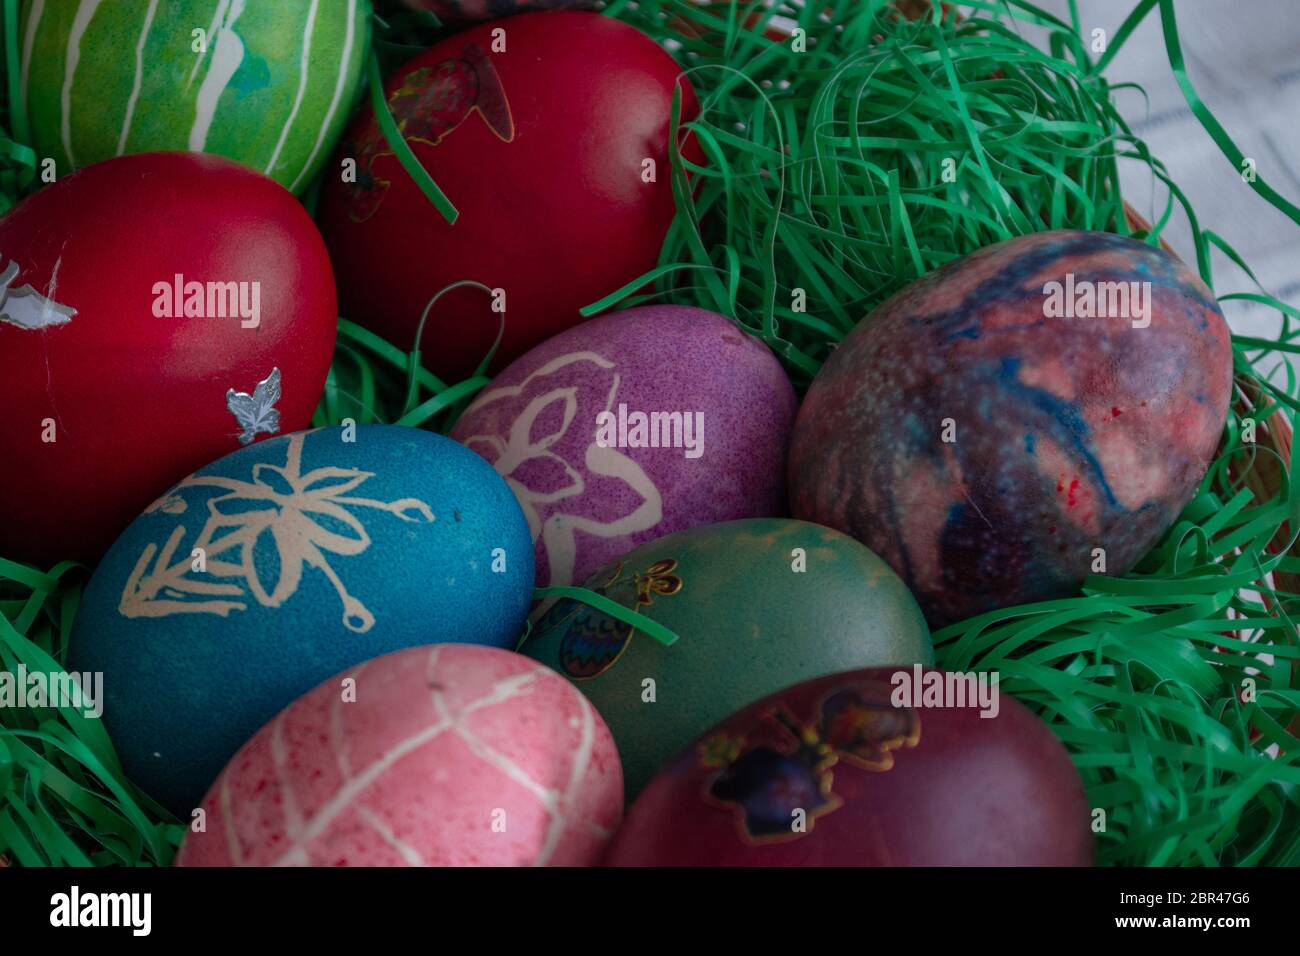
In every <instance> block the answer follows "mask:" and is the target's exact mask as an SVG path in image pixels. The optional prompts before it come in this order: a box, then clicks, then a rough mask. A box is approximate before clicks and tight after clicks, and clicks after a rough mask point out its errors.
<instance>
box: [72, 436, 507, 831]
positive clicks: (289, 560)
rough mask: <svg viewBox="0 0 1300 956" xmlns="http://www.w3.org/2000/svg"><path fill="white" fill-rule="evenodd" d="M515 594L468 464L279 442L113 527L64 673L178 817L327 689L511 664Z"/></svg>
mask: <svg viewBox="0 0 1300 956" xmlns="http://www.w3.org/2000/svg"><path fill="white" fill-rule="evenodd" d="M532 582H533V550H532V542H531V541H530V540H529V538H528V525H527V523H526V522H525V521H524V518H523V515H522V514H521V513H520V511H519V505H518V504H516V503H515V499H514V496H513V495H512V494H511V493H510V489H509V488H507V487H506V484H505V482H504V481H502V480H501V478H500V477H499V476H498V475H497V474H496V472H494V471H493V470H492V469H491V468H490V467H489V466H488V465H487V464H486V463H485V462H484V461H483V460H482V459H481V458H479V457H478V456H477V455H475V454H474V453H473V452H471V451H469V450H468V449H466V448H464V447H463V446H461V445H458V444H456V443H455V442H453V441H451V440H450V439H448V438H444V437H442V436H440V435H434V434H432V433H430V432H425V431H421V430H418V429H414V428H403V427H398V426H393V425H370V426H360V427H355V430H354V429H352V428H330V429H319V430H315V431H308V432H297V433H295V434H293V435H286V436H282V437H279V438H275V439H272V440H269V441H263V442H259V443H258V444H256V445H252V446H250V447H248V448H245V449H242V450H240V451H237V452H235V453H234V454H232V455H228V456H226V457H225V458H222V459H220V460H219V461H216V462H213V463H212V464H211V465H208V466H207V467H205V468H201V469H200V470H199V471H197V472H195V473H194V474H193V475H191V476H190V477H188V478H186V479H184V480H183V481H181V482H180V483H179V484H177V485H176V486H175V487H173V488H172V489H171V490H170V491H168V492H167V493H166V494H165V495H163V497H161V498H160V499H158V500H157V501H156V502H154V503H153V504H152V505H151V506H150V507H149V508H148V509H147V510H146V511H145V513H144V514H143V515H141V516H140V517H139V518H138V519H137V520H136V521H135V522H133V523H132V524H131V526H130V527H129V528H127V530H126V531H125V532H124V533H123V534H122V536H121V537H120V538H119V539H118V540H117V542H116V543H115V544H114V545H113V547H112V548H111V549H110V550H109V552H108V554H107V555H105V557H104V559H103V561H101V562H100V564H99V567H98V568H97V569H96V571H95V574H94V576H93V577H92V578H91V581H90V584H89V585H88V587H87V588H86V592H85V595H84V597H83V600H82V604H81V609H80V611H79V612H78V614H77V618H76V622H75V624H74V627H73V632H72V639H71V651H70V661H71V663H70V667H71V669H73V670H78V671H91V672H102V673H103V675H104V721H105V724H106V726H107V728H108V730H109V732H110V734H111V735H112V738H113V743H114V745H115V746H116V748H117V751H118V753H119V754H120V755H121V758H122V763H123V766H124V767H125V768H126V771H127V773H128V775H129V776H130V777H131V778H132V779H133V780H134V781H135V782H136V783H138V784H139V785H140V786H141V787H143V788H144V789H145V791H146V792H148V793H150V794H151V795H152V796H154V797H155V798H157V799H158V800H160V801H162V802H163V803H165V804H166V805H167V806H168V807H170V808H172V809H173V810H177V811H178V812H180V811H182V810H184V811H188V809H189V808H190V807H192V806H193V805H194V801H196V800H198V799H199V797H201V796H202V794H203V792H204V790H205V789H206V788H207V786H208V785H209V784H210V783H211V782H212V780H213V779H214V778H215V777H216V775H217V772H218V771H220V770H221V767H222V765H223V764H225V762H226V761H227V760H228V759H230V757H231V755H232V754H234V752H235V750H236V749H238V747H239V745H240V744H242V743H243V742H244V741H245V740H246V739H248V737H249V736H250V735H251V734H252V733H253V732H254V731H255V730H257V728H258V727H259V726H261V725H262V724H263V723H265V722H266V721H267V720H269V719H270V718H271V717H272V716H274V715H275V713H276V712H277V711H279V710H280V709H281V708H283V707H285V706H287V705H288V704H289V703H290V702H291V701H293V700H294V698H296V697H298V696H299V695H301V694H303V693H305V692H306V691H308V690H310V689H311V688H312V687H314V686H315V685H316V684H318V683H320V681H322V680H324V679H325V678H326V677H328V676H329V675H331V674H335V673H338V672H339V671H340V670H343V669H344V668H346V667H350V666H352V665H353V664H356V663H358V662H360V661H363V660H365V659H367V658H370V657H374V656H375V655H377V654H383V653H386V652H388V651H393V650H397V649H399V648H403V647H414V646H419V645H424V644H439V643H446V642H453V641H454V642H458V643H465V644H489V645H495V646H498V647H508V646H513V644H514V643H515V641H516V640H517V638H518V636H519V634H520V632H521V631H522V629H523V622H524V617H525V615H526V613H527V610H528V607H529V604H530V602H531V598H532Z"/></svg>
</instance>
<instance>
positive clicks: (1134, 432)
mask: <svg viewBox="0 0 1300 956" xmlns="http://www.w3.org/2000/svg"><path fill="white" fill-rule="evenodd" d="M1231 387H1232V347H1231V342H1230V335H1229V332H1228V327H1227V324H1226V323H1225V322H1224V319H1223V315H1222V313H1221V312H1220V311H1219V308H1218V305H1217V304H1216V302H1215V300H1214V297H1213V295H1212V293H1211V292H1210V290H1209V289H1207V288H1206V286H1205V285H1204V284H1203V283H1202V282H1201V281H1200V279H1198V278H1197V277H1196V276H1195V275H1194V274H1193V273H1192V272H1191V271H1190V270H1189V269H1188V268H1187V267H1186V266H1185V265H1184V264H1183V263H1182V262H1180V261H1179V260H1178V259H1177V258H1175V257H1174V256H1172V255H1170V254H1169V253H1166V252H1164V251H1163V250H1161V249H1159V248H1156V247H1154V246H1151V245H1148V244H1145V243H1142V242H1138V241H1136V240H1133V239H1129V238H1126V237H1123V236H1117V235H1112V234H1109V233H1097V232H1065V231H1061V232H1047V233H1039V234H1036V235H1031V236H1023V237H1020V238H1017V239H1012V240H1010V241H1008V242H1003V243H999V244H997V245H994V246H990V247H988V248H986V249H982V250H980V251H979V252H976V253H974V254H972V255H970V256H967V257H966V258H964V259H961V260H959V261H957V262H954V263H951V264H949V265H947V266H945V267H943V268H941V269H938V270H936V271H935V272H932V273H930V274H929V275H927V276H924V277H923V278H921V279H920V280H918V281H917V282H915V283H913V284H912V285H911V286H909V287H907V288H906V289H904V290H902V291H901V292H899V293H898V294H897V295H895V296H894V297H893V298H891V299H890V300H889V301H887V302H885V303H884V304H883V305H881V306H880V307H879V308H878V309H876V310H875V311H874V312H873V313H872V314H871V315H870V316H868V318H867V319H866V320H865V321H864V322H862V323H861V324H860V325H859V326H858V327H857V328H856V329H854V330H853V332H852V333H850V334H849V336H848V337H847V338H846V339H845V340H844V342H842V343H841V344H840V346H839V347H838V348H837V349H836V350H835V352H834V353H833V354H832V355H831V357H830V358H829V360H828V361H827V362H826V364H825V366H824V367H823V368H822V370H821V372H820V373H819V374H818V376H817V378H816V379H815V380H814V382H813V384H812V386H811V388H810V389H809V391H808V395H807V398H806V399H805V401H804V403H803V406H802V408H801V409H800V412H799V416H798V419H797V422H796V424H795V431H794V436H793V441H792V444H791V452H790V464H789V478H790V493H791V506H792V508H793V511H794V513H795V515H796V516H797V517H800V518H804V519H807V520H811V521H816V522H820V523H822V524H826V525H829V526H831V527H833V528H837V529H839V530H841V531H844V532H847V533H849V534H851V535H853V536H854V537H856V538H858V540H860V541H862V542H863V543H864V544H866V545H867V546H868V547H869V548H871V549H872V550H873V551H875V552H876V553H877V554H879V555H880V556H881V557H882V558H884V559H885V560H886V561H888V562H889V564H890V565H891V566H892V567H893V568H894V569H895V570H896V571H897V572H898V573H899V574H900V575H901V576H902V577H903V578H904V580H906V581H907V583H908V584H909V586H910V587H911V588H912V591H913V593H914V594H915V595H916V597H917V599H918V601H919V602H920V604H921V607H922V608H923V609H924V610H925V612H926V617H927V618H928V619H929V621H930V623H931V625H932V626H940V625H943V624H946V623H950V622H952V621H956V620H960V619H963V618H966V617H969V616H971V615H974V614H978V613H981V612H983V611H988V610H992V609H995V608H1001V607H1007V606H1011V605H1015V604H1020V603H1025V602H1030V601H1038V600H1046V599H1051V598H1056V597H1062V596H1067V595H1070V594H1072V593H1075V592H1077V591H1078V589H1079V586H1080V584H1081V583H1082V582H1083V579H1084V578H1085V577H1086V576H1087V575H1088V574H1089V573H1090V572H1091V571H1092V570H1093V568H1094V564H1095V562H1096V561H1097V559H1098V557H1099V554H1098V553H1097V552H1095V550H1094V549H1097V548H1100V549H1103V552H1104V554H1103V555H1100V556H1102V557H1104V561H1105V572H1106V573H1109V574H1121V573H1124V572H1126V571H1128V570H1129V569H1130V568H1132V567H1133V565H1134V564H1136V563H1137V562H1138V561H1139V560H1140V559H1141V558H1142V556H1143V555H1144V554H1145V553H1146V552H1147V551H1148V550H1149V549H1150V548H1151V547H1152V546H1153V545H1154V544H1155V542H1156V541H1157V540H1158V539H1159V538H1160V536H1161V535H1162V534H1163V533H1164V532H1165V531H1166V530H1167V529H1168V528H1169V527H1170V525H1171V524H1172V523H1173V521H1174V520H1175V519H1176V517H1177V515H1178V513H1179V511H1180V510H1181V509H1182V508H1183V506H1184V505H1185V504H1186V503H1187V502H1188V500H1189V499H1190V498H1191V496H1192V495H1193V493H1194V492H1195V489H1196V486H1197V484H1198V483H1199V482H1200V480H1201V479H1202V477H1203V476H1204V474H1205V472H1206V469H1207V467H1208V464H1209V462H1210V460H1211V459H1212V457H1213V455H1214V452H1215V448H1216V446H1217V443H1218V440H1219V436H1220V434H1221V432H1222V430H1223V424H1224V419H1225V417H1226V415H1227V410H1228V401H1229V396H1230V392H1231Z"/></svg>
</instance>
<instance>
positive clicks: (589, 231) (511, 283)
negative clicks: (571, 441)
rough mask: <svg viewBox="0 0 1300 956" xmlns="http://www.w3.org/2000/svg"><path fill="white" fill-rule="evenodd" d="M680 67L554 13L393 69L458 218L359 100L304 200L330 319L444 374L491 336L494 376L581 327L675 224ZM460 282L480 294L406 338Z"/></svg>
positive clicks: (416, 135) (604, 25) (487, 28)
mask: <svg viewBox="0 0 1300 956" xmlns="http://www.w3.org/2000/svg"><path fill="white" fill-rule="evenodd" d="M681 72H682V71H681V67H680V66H679V65H678V64H677V63H676V62H675V61H674V60H673V58H672V57H671V56H669V54H668V53H666V52H665V51H664V50H663V49H661V48H660V47H659V46H658V45H657V44H656V43H655V42H654V41H653V40H651V39H650V38H649V37H647V36H645V35H644V34H642V33H640V32H639V31H637V30H636V29H634V28H632V27H630V26H628V25H626V24H624V23H620V22H618V21H617V20H614V19H612V18H610V17H605V16H600V15H598V14H594V13H581V12H558V11H552V12H544V13H525V14H522V15H520V16H516V17H508V18H506V19H503V20H498V21H493V22H490V23H485V24H481V25H478V26H475V27H472V28H470V29H468V30H466V31H464V32H462V33H458V34H456V35H454V36H451V37H449V38H447V39H445V40H443V41H441V42H439V43H437V44H436V45H434V46H433V47H432V48H430V49H429V50H427V51H425V52H424V53H422V54H420V55H419V56H417V57H416V58H415V59H413V60H411V61H410V62H409V63H407V64H405V65H404V66H402V67H400V68H399V69H398V70H396V71H395V72H394V73H393V74H391V75H390V76H389V77H388V79H387V81H386V82H385V85H384V95H385V96H386V97H387V104H388V109H389V111H390V112H391V113H392V114H393V116H394V119H395V121H396V124H397V126H398V128H399V129H400V130H401V133H402V137H403V139H404V140H405V141H406V143H407V145H409V146H410V147H411V150H412V151H413V153H414V154H415V157H416V158H417V159H418V160H419V162H420V164H421V165H422V166H423V167H424V168H425V169H426V170H427V171H428V173H429V175H430V176H431V177H432V178H433V180H434V181H435V182H436V183H437V185H438V187H439V188H440V189H441V191H442V192H443V193H445V195H446V196H447V198H448V200H449V201H450V202H451V204H452V205H453V206H454V207H455V208H456V210H457V212H458V214H459V215H458V218H457V219H456V221H455V223H454V224H453V223H449V222H448V221H447V220H446V219H444V218H443V216H442V214H441V213H440V212H439V211H438V209H437V208H435V206H434V205H433V204H432V203H431V202H430V201H429V199H428V198H426V196H425V194H424V193H423V192H422V191H421V189H420V187H419V186H418V185H417V184H416V182H415V180H413V179H412V178H411V176H410V175H409V174H408V173H407V172H406V171H405V170H404V169H403V167H402V165H401V163H400V162H399V160H398V158H397V157H396V156H395V155H394V154H393V150H392V147H391V145H390V144H389V142H388V140H387V139H386V138H385V136H384V134H383V132H382V131H381V129H380V127H379V125H378V123H377V122H376V120H375V117H374V112H373V110H372V109H371V107H370V105H369V104H366V105H364V106H363V107H362V109H361V111H360V113H359V115H358V116H357V118H356V119H355V120H354V122H353V123H352V125H351V127H349V129H348V131H347V133H346V134H345V136H344V139H343V142H342V144H341V145H340V147H339V152H338V155H337V157H336V160H335V164H334V169H335V170H338V171H339V172H337V173H335V174H333V175H331V176H330V177H329V179H328V180H327V183H326V186H325V188H324V191H323V192H322V195H321V204H320V223H321V231H322V233H323V234H324V235H325V240H326V242H327V243H328V244H329V249H330V254H331V255H332V256H333V258H334V261H335V262H336V263H338V264H339V270H338V272H339V275H338V281H339V299H340V305H341V309H342V314H343V315H344V316H346V317H347V318H349V319H351V320H353V321H356V322H359V323H360V324H362V325H364V326H366V327H368V328H370V329H372V330H374V331H375V332H378V333H379V334H380V335H382V336H383V337H384V338H386V339H387V340H388V341H390V342H392V343H394V344H395V345H398V346H400V347H401V348H403V349H410V348H412V347H413V346H415V344H416V339H417V335H418V336H420V346H421V349H422V352H423V358H424V361H425V363H426V364H427V365H428V366H429V368H431V369H432V370H433V371H434V372H436V373H438V374H439V375H442V376H444V377H448V378H450V379H453V380H454V379H458V378H463V377H465V376H467V375H468V374H470V373H471V372H472V371H473V370H474V369H475V368H476V367H477V366H478V364H479V363H480V361H482V360H483V359H484V358H485V357H486V356H487V355H488V353H489V351H490V350H491V349H492V347H493V343H494V342H495V341H496V338H497V335H498V332H500V333H501V341H500V344H499V347H498V348H497V351H496V354H495V359H494V361H495V366H494V367H495V368H497V369H499V368H502V367H504V366H505V365H506V364H507V363H508V362H510V361H511V360H513V359H514V358H517V357H518V356H519V355H521V354H523V353H524V352H525V351H527V350H528V349H530V348H532V347H533V346H534V345H537V344H538V343H539V342H541V341H543V340H544V339H547V338H549V337H550V336H552V335H555V334H556V333H558V332H562V331H563V330H564V329H566V328H569V327H570V326H572V325H576V324H577V323H579V322H581V321H582V316H581V315H580V313H579V310H580V309H581V308H582V307H584V306H586V305H590V304H592V303H593V302H596V301H597V300H599V299H601V298H603V297H604V296H606V295H608V294H609V293H611V292H614V291H615V290H617V289H619V288H620V287H622V286H624V285H626V284H627V283H629V282H633V281H634V280H636V279H637V278H638V277H639V276H641V275H643V274H645V273H646V272H648V271H649V270H651V269H653V268H654V267H655V266H656V265H657V264H658V257H659V250H660V247H661V246H662V245H663V241H664V236H665V235H666V234H667V230H668V226H669V224H670V223H671V221H672V219H673V216H674V214H675V212H676V205H675V203H674V201H673V190H672V177H671V163H670V160H669V152H670V148H669V138H670V136H669V124H670V121H671V116H672V102H673V96H674V92H675V91H680V94H681V104H682V105H681V111H682V113H681V115H682V118H683V121H685V120H689V119H691V118H692V117H693V116H694V114H695V112H696V101H695V97H694V94H693V93H692V92H691V88H690V85H689V83H688V82H687V81H686V80H685V79H683V78H680V74H681ZM683 142H684V143H685V144H686V150H685V155H687V156H688V157H689V158H692V159H694V160H695V161H697V162H698V161H699V160H700V158H701V154H700V153H699V151H698V150H697V149H696V148H695V147H694V145H693V142H694V141H693V140H691V139H689V138H684V139H683ZM673 152H676V150H675V149H674V150H673ZM349 161H351V162H353V163H355V175H351V172H350V171H349V169H348V168H347V167H348V163H349ZM461 281H469V282H475V283H479V284H480V285H481V286H483V287H485V288H479V287H477V286H461V287H459V288H455V289H452V290H451V291H449V292H447V294H446V295H444V296H442V297H441V298H439V299H438V300H437V302H436V303H434V304H433V305H432V306H430V308H429V312H428V317H427V319H426V320H425V321H424V325H423V333H422V334H421V333H420V332H419V331H418V330H419V329H420V326H421V316H422V315H423V314H424V311H425V307H426V305H428V304H429V303H430V301H431V300H432V299H433V297H434V296H435V295H437V293H439V292H440V291H442V290H443V289H445V288H446V287H448V286H450V285H452V284H453V283H457V282H461ZM489 290H490V291H489Z"/></svg>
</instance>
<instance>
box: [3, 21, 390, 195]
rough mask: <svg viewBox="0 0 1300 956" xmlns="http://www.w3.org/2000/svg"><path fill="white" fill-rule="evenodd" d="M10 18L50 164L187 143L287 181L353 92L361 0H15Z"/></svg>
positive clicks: (299, 175) (298, 173)
mask: <svg viewBox="0 0 1300 956" xmlns="http://www.w3.org/2000/svg"><path fill="white" fill-rule="evenodd" d="M19 29H20V35H21V36H22V38H23V40H22V58H21V64H20V68H19V69H20V74H19V75H20V77H21V80H20V82H21V95H22V96H23V97H24V98H25V100H26V102H27V108H28V115H29V117H30V120H31V131H32V136H33V138H34V140H35V147H36V151H37V152H38V153H39V154H40V155H41V156H42V157H51V158H53V159H54V160H55V162H56V164H57V165H56V168H57V170H58V172H59V174H60V175H61V176H62V175H63V174H65V173H68V172H71V171H72V170H74V169H77V168H79V167H81V166H85V165H88V164H90V163H96V162H99V161H100V160H103V159H109V158H110V157H113V156H121V155H123V154H124V153H142V152H150V151H152V150H189V151H191V152H198V153H215V154H217V155H220V156H227V157H229V158H230V159H234V160H238V161H239V162H241V163H243V164H244V165H246V166H249V167H251V168H253V169H256V170H258V171H259V172H261V173H264V174H265V175H267V176H269V177H271V178H272V179H274V180H275V181H276V182H278V183H280V184H281V185H282V186H285V187H287V188H289V189H291V190H293V191H295V192H298V191H300V190H302V189H305V188H306V187H307V185H308V184H309V183H310V182H311V181H312V178H313V177H314V176H315V175H316V173H317V172H318V171H319V170H320V168H321V165H322V164H323V163H324V162H325V160H326V159H327V158H328V157H329V155H330V151H331V150H332V149H333V148H334V144H335V142H336V140H337V139H338V136H339V133H340V132H341V131H342V129H343V126H344V123H345V122H346V120H347V116H348V112H349V110H350V109H351V106H352V103H353V102H354V101H355V100H356V98H357V95H358V91H359V87H360V83H361V71H362V67H363V65H364V63H365V57H366V53H367V51H368V50H369V44H370V0H311V2H309V3H293V4H281V3H256V2H249V0H223V2H221V3H213V2H212V0H165V2H159V0H148V2H146V0H138V2H134V3H99V2H98V0H95V2H81V3H66V2H47V0H27V2H25V3H24V4H23V13H22V21H21V25H20V28H19ZM195 31H199V33H200V35H197V36H196V35H195Z"/></svg>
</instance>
